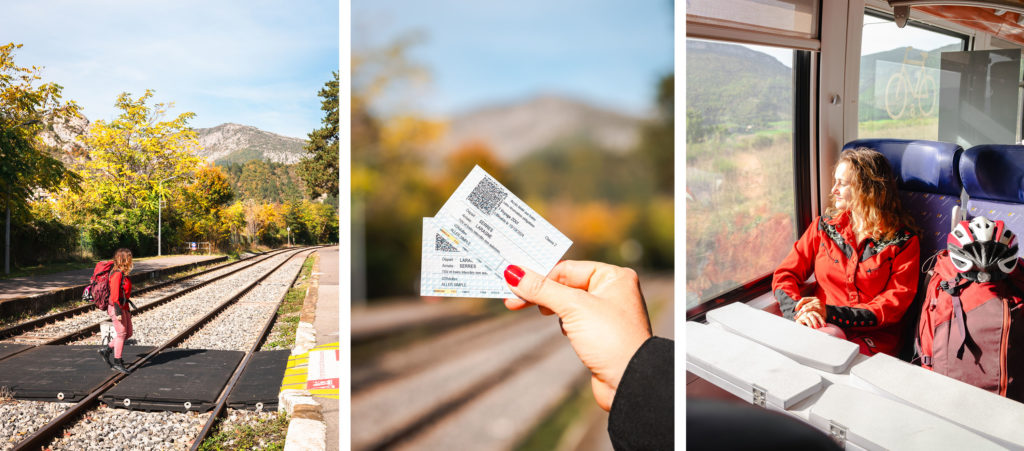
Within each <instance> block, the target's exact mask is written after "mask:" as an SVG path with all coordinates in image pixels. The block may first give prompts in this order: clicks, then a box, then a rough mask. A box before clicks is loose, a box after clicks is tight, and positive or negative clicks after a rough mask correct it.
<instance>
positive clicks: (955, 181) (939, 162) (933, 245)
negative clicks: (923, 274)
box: [843, 139, 963, 263]
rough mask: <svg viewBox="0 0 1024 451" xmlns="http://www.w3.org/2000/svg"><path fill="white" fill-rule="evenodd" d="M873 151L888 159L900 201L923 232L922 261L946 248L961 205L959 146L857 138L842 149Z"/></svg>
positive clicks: (929, 142) (943, 143)
mask: <svg viewBox="0 0 1024 451" xmlns="http://www.w3.org/2000/svg"><path fill="white" fill-rule="evenodd" d="M857 147H867V148H869V149H874V150H876V151H878V152H880V153H882V154H883V155H885V157H886V158H887V159H888V160H889V164H890V165H891V166H892V170H893V172H894V173H895V175H896V178H897V184H898V187H899V195H900V202H901V203H902V204H903V208H904V209H906V210H907V211H908V212H910V214H911V215H912V216H913V217H914V221H915V223H916V224H917V227H918V228H920V229H921V235H920V240H921V262H922V263H924V261H925V260H927V259H928V258H929V257H931V256H932V255H934V254H935V253H936V252H938V251H940V250H942V249H945V248H946V236H947V235H948V234H949V231H950V227H951V224H952V216H951V214H952V210H953V207H954V206H956V205H959V204H960V193H961V191H962V185H961V180H960V171H958V163H959V160H960V158H961V157H960V155H961V154H962V153H963V148H962V147H960V146H959V145H956V144H952V143H946V142H940V141H925V140H910V139H858V140H854V141H850V142H849V143H847V144H846V145H845V146H843V151H846V150H848V149H853V148H857Z"/></svg>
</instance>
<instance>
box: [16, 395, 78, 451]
mask: <svg viewBox="0 0 1024 451" xmlns="http://www.w3.org/2000/svg"><path fill="white" fill-rule="evenodd" d="M72 405H73V404H71V403H67V402H42V401H17V400H11V399H7V400H4V401H0V424H2V425H3V427H0V450H3V451H7V450H10V449H14V445H16V444H18V442H20V441H21V440H23V439H24V438H25V437H28V436H29V435H31V434H32V433H33V432H35V431H36V429H39V428H40V427H42V426H43V425H44V424H46V423H49V422H50V420H52V419H54V418H56V417H57V416H58V415H60V414H62V413H64V411H65V410H67V409H68V408H69V407H71V406H72Z"/></svg>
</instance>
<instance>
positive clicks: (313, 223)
mask: <svg viewBox="0 0 1024 451" xmlns="http://www.w3.org/2000/svg"><path fill="white" fill-rule="evenodd" d="M299 218H300V220H301V221H302V224H303V226H304V227H305V229H306V231H308V232H309V235H310V237H311V238H312V239H313V243H311V244H319V243H328V242H331V241H333V240H331V239H330V238H329V237H328V234H329V233H330V232H332V231H334V233H337V230H338V214H337V212H335V211H334V208H331V206H330V205H327V204H323V203H319V202H308V201H305V202H303V203H302V209H301V213H300V216H299Z"/></svg>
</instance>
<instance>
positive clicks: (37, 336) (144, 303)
mask: <svg viewBox="0 0 1024 451" xmlns="http://www.w3.org/2000/svg"><path fill="white" fill-rule="evenodd" d="M281 252H283V251H273V252H268V253H265V254H261V255H260V256H257V257H253V258H250V259H246V260H239V261H235V262H231V263H226V264H223V265H218V266H215V267H213V268H208V269H206V270H203V271H200V272H197V273H194V274H188V275H185V276H183V277H179V278H175V279H171V280H168V281H165V282H161V283H158V284H155V285H151V286H147V287H144V288H141V289H139V290H135V291H134V292H133V293H132V302H134V303H135V305H137V306H138V307H139V308H138V309H137V310H133V314H138V313H141V312H145V311H147V310H151V309H153V308H156V307H159V306H161V305H163V304H166V303H168V302H170V301H173V300H174V299H177V298H179V297H181V296H183V295H185V294H188V293H190V292H192V291H195V290H198V289H200V288H202V287H204V286H207V285H209V284H211V283H214V282H216V281H217V280H220V279H222V278H225V277H228V276H231V275H232V274H235V273H237V272H239V271H242V270H244V269H247V268H249V267H251V266H253V265H256V264H258V263H260V262H262V261H265V260H266V259H268V258H271V257H273V256H274V255H279V254H280V253H281ZM108 319H109V318H108V316H107V314H106V313H105V312H103V311H100V310H98V309H96V307H95V306H94V305H92V304H87V305H83V306H80V307H74V308H70V309H67V310H64V311H61V312H57V313H54V314H50V315H45V316H41V317H38V318H34V319H29V320H27V321H24V322H21V323H19V324H15V325H12V326H9V327H6V328H4V329H0V342H2V343H25V344H31V345H54V344H65V343H69V342H72V341H74V340H77V339H79V338H81V337H84V336H88V335H89V334H92V333H95V332H97V331H99V326H100V324H101V323H102V322H104V321H106V320H108ZM13 355H14V354H12V355H9V356H6V357H12V356H13Z"/></svg>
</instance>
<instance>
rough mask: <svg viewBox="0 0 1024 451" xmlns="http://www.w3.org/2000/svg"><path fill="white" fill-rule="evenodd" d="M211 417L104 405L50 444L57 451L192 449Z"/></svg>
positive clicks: (201, 414) (86, 415)
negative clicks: (208, 418)
mask: <svg viewBox="0 0 1024 451" xmlns="http://www.w3.org/2000/svg"><path fill="white" fill-rule="evenodd" d="M209 416H210V414H209V412H207V413H196V412H185V413H180V412H142V411H135V410H126V409H114V408H110V407H107V406H104V405H102V404H101V405H100V406H99V407H98V408H96V409H93V410H92V411H90V412H89V413H87V414H85V416H84V417H83V418H82V419H80V420H79V421H78V422H76V423H75V425H74V426H72V427H71V429H69V430H67V431H65V433H64V436H63V437H60V438H58V439H56V440H54V441H53V442H50V446H49V447H50V449H53V450H54V451H57V450H80V451H84V450H89V451H92V450H111V449H116V450H180V449H188V447H189V445H190V444H191V442H192V440H193V439H194V438H195V437H196V435H198V434H199V431H200V430H202V429H203V424H205V423H206V418H207V417H209Z"/></svg>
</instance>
